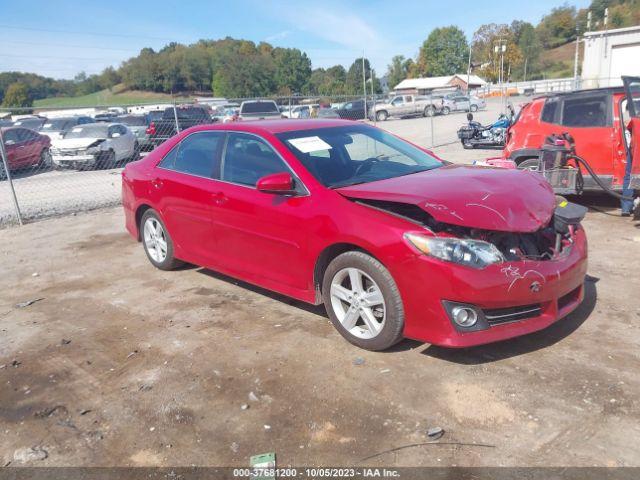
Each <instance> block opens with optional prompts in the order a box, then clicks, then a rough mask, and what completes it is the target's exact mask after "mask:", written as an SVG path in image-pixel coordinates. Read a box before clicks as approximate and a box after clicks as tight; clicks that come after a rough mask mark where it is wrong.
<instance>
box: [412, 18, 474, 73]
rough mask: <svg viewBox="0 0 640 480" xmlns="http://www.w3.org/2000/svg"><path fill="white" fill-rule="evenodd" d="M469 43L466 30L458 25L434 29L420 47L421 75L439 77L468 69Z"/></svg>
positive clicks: (419, 69) (418, 67) (419, 62)
mask: <svg viewBox="0 0 640 480" xmlns="http://www.w3.org/2000/svg"><path fill="white" fill-rule="evenodd" d="M468 57H469V45H468V44H467V39H466V37H465V35H464V32H463V31H462V30H460V29H459V28H458V27H456V26H453V25H452V26H450V27H442V28H436V29H434V30H433V31H432V32H431V33H430V34H429V36H428V37H427V39H426V40H425V41H424V43H423V44H422V47H420V52H419V53H418V61H417V66H416V68H417V72H416V73H418V74H419V75H424V76H428V77H437V76H441V75H454V74H456V73H461V72H466V71H467V62H468Z"/></svg>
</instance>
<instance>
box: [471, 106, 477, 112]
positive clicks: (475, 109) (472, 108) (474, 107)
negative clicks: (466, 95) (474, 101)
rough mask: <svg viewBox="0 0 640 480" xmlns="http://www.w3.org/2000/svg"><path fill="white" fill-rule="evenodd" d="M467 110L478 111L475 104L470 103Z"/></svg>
mask: <svg viewBox="0 0 640 480" xmlns="http://www.w3.org/2000/svg"><path fill="white" fill-rule="evenodd" d="M469 111H470V112H472V113H475V112H477V111H478V106H477V105H471V106H470V107H469Z"/></svg>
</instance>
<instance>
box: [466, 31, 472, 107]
mask: <svg viewBox="0 0 640 480" xmlns="http://www.w3.org/2000/svg"><path fill="white" fill-rule="evenodd" d="M472 48H473V42H472V43H471V44H469V63H468V64H467V95H469V83H470V80H471V79H470V77H471V49H472Z"/></svg>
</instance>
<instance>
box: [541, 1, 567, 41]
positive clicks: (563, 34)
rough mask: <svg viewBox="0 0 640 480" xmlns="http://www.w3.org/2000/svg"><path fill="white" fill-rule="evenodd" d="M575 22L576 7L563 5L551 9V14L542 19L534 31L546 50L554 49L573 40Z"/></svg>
mask: <svg viewBox="0 0 640 480" xmlns="http://www.w3.org/2000/svg"><path fill="white" fill-rule="evenodd" d="M576 22H577V12H576V7H571V6H569V5H563V6H562V7H558V8H554V9H552V10H551V13H549V14H548V15H545V16H544V17H542V20H541V21H540V23H539V24H538V26H537V28H536V30H537V33H538V36H539V38H540V41H541V42H542V44H543V45H544V46H545V47H546V48H554V47H557V46H560V45H564V44H565V43H568V42H570V41H572V40H575V38H576V32H577V30H576V26H577V23H576Z"/></svg>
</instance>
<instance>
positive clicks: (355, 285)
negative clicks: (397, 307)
mask: <svg viewBox="0 0 640 480" xmlns="http://www.w3.org/2000/svg"><path fill="white" fill-rule="evenodd" d="M330 295H331V306H332V308H333V312H334V313H335V315H336V317H337V318H338V320H339V321H340V323H341V324H342V327H343V328H344V329H345V330H347V331H348V332H349V333H351V334H352V335H354V336H356V337H358V338H362V339H371V338H375V337H376V336H378V334H379V333H380V332H381V331H382V328H383V327H384V323H385V319H386V307H385V303H384V297H383V295H382V291H381V290H380V287H379V286H378V284H377V283H376V282H375V281H374V280H373V279H372V278H371V277H370V276H369V275H367V274H366V273H364V272H363V271H362V270H360V269H358V268H353V267H351V268H344V269H342V270H340V271H338V272H337V273H336V274H335V276H334V277H333V279H332V281H331V290H330Z"/></svg>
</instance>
